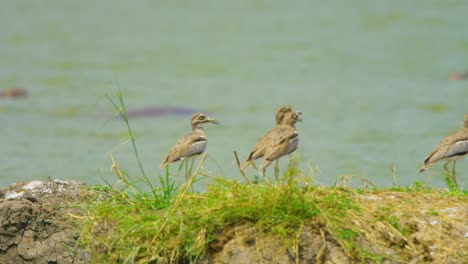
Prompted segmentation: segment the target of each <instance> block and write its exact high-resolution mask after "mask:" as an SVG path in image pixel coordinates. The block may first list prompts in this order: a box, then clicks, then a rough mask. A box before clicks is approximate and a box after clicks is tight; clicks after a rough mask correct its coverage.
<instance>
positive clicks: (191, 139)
mask: <svg viewBox="0 0 468 264" xmlns="http://www.w3.org/2000/svg"><path fill="white" fill-rule="evenodd" d="M206 142H207V140H206V137H205V136H204V135H201V134H199V133H194V132H193V131H192V132H191V133H189V134H187V135H185V136H183V137H181V138H179V139H178V140H177V141H176V143H175V144H174V146H173V147H172V149H171V150H170V151H169V154H167V156H166V158H164V160H163V162H162V164H161V168H163V167H166V166H167V164H168V163H171V162H175V161H178V160H180V159H182V158H185V157H190V156H193V155H196V154H200V153H201V152H203V151H204V150H205V147H206Z"/></svg>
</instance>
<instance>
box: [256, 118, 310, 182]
mask: <svg viewBox="0 0 468 264" xmlns="http://www.w3.org/2000/svg"><path fill="white" fill-rule="evenodd" d="M301 115H302V113H301V112H294V111H292V112H289V113H287V114H285V116H284V119H283V124H282V125H281V126H278V128H277V129H275V131H274V134H273V135H272V136H271V138H270V141H269V142H268V145H267V146H266V148H265V154H264V156H263V161H262V164H261V165H260V168H261V169H262V171H263V174H265V170H266V168H267V167H268V166H269V165H270V164H271V162H273V161H276V164H278V160H279V159H280V158H281V157H283V156H286V155H289V154H291V153H292V152H294V151H295V150H296V149H297V147H298V145H299V134H298V133H297V130H296V126H295V124H296V123H297V122H302V118H301ZM278 173H279V171H278V167H277V165H276V166H275V176H276V178H277V179H278Z"/></svg>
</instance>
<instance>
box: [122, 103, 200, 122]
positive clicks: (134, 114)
mask: <svg viewBox="0 0 468 264" xmlns="http://www.w3.org/2000/svg"><path fill="white" fill-rule="evenodd" d="M198 112H200V110H199V109H194V108H189V107H184V106H148V107H143V108H139V109H132V110H128V111H127V115H128V118H132V119H134V118H144V117H161V116H166V115H179V116H190V115H192V114H194V113H198ZM116 117H117V118H120V116H116Z"/></svg>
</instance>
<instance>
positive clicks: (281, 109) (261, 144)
mask: <svg viewBox="0 0 468 264" xmlns="http://www.w3.org/2000/svg"><path fill="white" fill-rule="evenodd" d="M291 111H292V108H291V107H290V106H288V105H281V106H278V107H277V108H276V110H275V123H276V126H275V127H274V128H272V129H270V130H269V131H268V132H266V133H265V134H263V136H262V137H261V138H260V139H259V140H258V141H257V143H255V145H254V147H253V148H252V151H250V153H249V156H247V159H246V160H245V162H244V163H243V164H242V166H241V167H240V170H242V171H243V170H244V169H245V168H247V166H249V165H250V164H251V163H253V161H254V160H256V159H259V158H261V157H263V155H264V154H265V148H266V146H267V144H268V142H269V140H270V137H271V136H272V135H273V134H274V133H275V130H276V129H277V128H278V127H279V126H281V125H282V123H283V119H284V115H285V114H286V113H289V112H291Z"/></svg>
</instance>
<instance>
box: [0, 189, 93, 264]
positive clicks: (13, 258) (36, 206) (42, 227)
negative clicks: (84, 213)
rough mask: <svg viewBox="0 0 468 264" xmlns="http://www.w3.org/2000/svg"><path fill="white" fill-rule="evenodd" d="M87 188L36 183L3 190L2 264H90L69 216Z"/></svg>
mask: <svg viewBox="0 0 468 264" xmlns="http://www.w3.org/2000/svg"><path fill="white" fill-rule="evenodd" d="M83 186H84V185H83V184H81V183H78V182H72V181H62V180H54V181H49V182H41V181H32V182H30V183H24V182H23V183H16V184H14V185H12V186H10V187H7V188H5V189H3V190H0V263H5V264H6V263H8V264H9V263H15V264H20V263H88V262H89V259H90V258H89V255H88V254H86V252H85V251H83V250H81V249H79V248H77V247H76V245H77V239H78V236H79V232H78V231H77V228H76V227H74V225H73V224H72V223H70V221H69V216H68V213H69V212H71V211H73V210H74V209H73V208H71V207H70V206H69V205H70V202H76V201H78V200H79V199H81V197H80V192H81V189H82V188H83Z"/></svg>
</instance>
